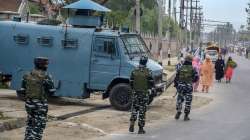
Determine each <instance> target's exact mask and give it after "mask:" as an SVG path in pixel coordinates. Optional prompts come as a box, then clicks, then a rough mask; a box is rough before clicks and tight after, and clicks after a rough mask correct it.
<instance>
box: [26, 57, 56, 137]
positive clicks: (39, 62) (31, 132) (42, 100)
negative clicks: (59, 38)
mask: <svg viewBox="0 0 250 140" xmlns="http://www.w3.org/2000/svg"><path fill="white" fill-rule="evenodd" d="M48 62H49V61H48V59H47V58H44V57H37V58H35V59H34V64H35V69H34V70H32V71H31V72H30V73H28V74H26V75H24V76H23V80H22V89H21V90H22V92H23V93H24V94H25V100H26V103H25V108H26V112H27V115H28V116H27V127H26V132H25V139H24V140H41V139H42V135H43V130H44V129H45V126H46V120H47V112H48V103H47V98H48V96H49V95H51V94H53V93H54V92H55V90H54V84H53V81H52V79H51V76H49V75H48V74H47V72H46V71H47V68H48Z"/></svg>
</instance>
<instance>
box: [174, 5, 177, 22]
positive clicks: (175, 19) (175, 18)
mask: <svg viewBox="0 0 250 140" xmlns="http://www.w3.org/2000/svg"><path fill="white" fill-rule="evenodd" d="M176 3H177V0H173V9H174V12H173V17H174V21H175V23H177V14H176V13H177V11H176Z"/></svg>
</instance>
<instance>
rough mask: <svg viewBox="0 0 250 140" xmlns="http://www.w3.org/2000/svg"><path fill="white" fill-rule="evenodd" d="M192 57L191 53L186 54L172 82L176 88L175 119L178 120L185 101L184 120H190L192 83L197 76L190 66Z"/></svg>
mask: <svg viewBox="0 0 250 140" xmlns="http://www.w3.org/2000/svg"><path fill="white" fill-rule="evenodd" d="M192 60H193V57H192V56H191V55H188V56H186V58H185V62H184V64H183V66H182V67H181V68H180V69H179V70H178V71H177V74H176V77H175V80H174V84H175V87H176V89H177V93H178V96H177V102H176V110H177V113H176V115H175V119H176V120H178V119H179V118H180V116H181V113H182V104H183V102H184V101H185V110H184V113H185V116H184V121H188V120H190V118H189V114H190V110H191V104H192V99H193V95H192V92H193V85H192V84H193V83H195V82H197V80H198V78H199V76H198V73H197V72H196V70H195V69H194V68H193V67H192Z"/></svg>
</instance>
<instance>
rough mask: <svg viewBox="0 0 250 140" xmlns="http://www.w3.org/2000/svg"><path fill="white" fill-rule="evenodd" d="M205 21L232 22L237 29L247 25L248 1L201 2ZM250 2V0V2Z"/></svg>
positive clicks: (215, 0)
mask: <svg viewBox="0 0 250 140" xmlns="http://www.w3.org/2000/svg"><path fill="white" fill-rule="evenodd" d="M200 2H201V5H202V6H203V9H204V10H203V11H204V17H205V19H211V20H219V21H225V22H231V23H232V24H233V25H234V28H235V29H237V30H238V29H239V28H240V25H246V17H247V14H246V12H245V8H246V7H247V3H248V0H200ZM249 2H250V0H249Z"/></svg>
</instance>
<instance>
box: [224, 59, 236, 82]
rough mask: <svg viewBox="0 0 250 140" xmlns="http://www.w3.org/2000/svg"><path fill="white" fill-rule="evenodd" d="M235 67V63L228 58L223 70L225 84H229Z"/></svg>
mask: <svg viewBox="0 0 250 140" xmlns="http://www.w3.org/2000/svg"><path fill="white" fill-rule="evenodd" d="M236 67H237V63H236V62H235V61H233V59H232V57H231V56H230V57H229V58H228V60H227V63H226V70H225V77H226V83H230V82H231V80H232V77H233V73H234V69H235V68H236Z"/></svg>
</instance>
